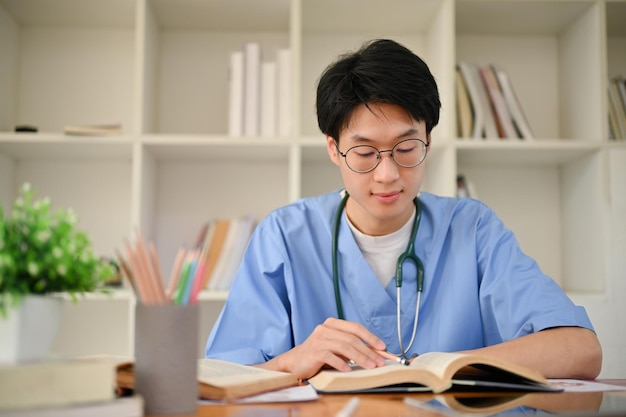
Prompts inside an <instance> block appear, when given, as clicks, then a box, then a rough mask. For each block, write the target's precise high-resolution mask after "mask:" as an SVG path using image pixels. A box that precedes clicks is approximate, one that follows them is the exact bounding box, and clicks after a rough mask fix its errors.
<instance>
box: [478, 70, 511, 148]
mask: <svg viewBox="0 0 626 417" xmlns="http://www.w3.org/2000/svg"><path fill="white" fill-rule="evenodd" d="M480 73H481V75H482V77H483V82H484V83H485V87H486V90H487V93H488V95H489V98H490V100H491V105H492V109H493V112H494V115H495V119H496V126H498V133H499V136H500V137H501V138H503V139H511V138H519V135H518V133H517V131H516V130H515V127H514V126H513V122H512V120H511V114H510V112H509V108H508V107H507V105H506V102H505V101H504V95H503V94H502V90H501V88H500V83H499V82H498V79H497V77H496V74H495V68H494V67H493V66H491V65H487V66H483V67H481V68H480Z"/></svg>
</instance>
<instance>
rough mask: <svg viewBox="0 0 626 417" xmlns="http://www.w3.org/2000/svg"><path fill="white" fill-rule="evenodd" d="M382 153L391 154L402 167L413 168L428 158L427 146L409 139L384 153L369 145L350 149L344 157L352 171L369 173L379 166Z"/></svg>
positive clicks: (419, 141) (416, 140) (417, 140)
mask: <svg viewBox="0 0 626 417" xmlns="http://www.w3.org/2000/svg"><path fill="white" fill-rule="evenodd" d="M382 152H390V153H391V157H392V158H393V160H394V161H395V162H396V163H397V164H398V165H400V166H401V167H404V168H411V167H414V166H417V165H419V164H420V163H421V162H422V161H423V160H424V158H425V157H426V144H425V143H424V142H422V141H421V140H419V139H407V140H403V141H402V142H398V143H397V144H396V145H395V146H394V147H393V148H392V149H390V150H383V151H379V150H378V149H376V148H375V147H373V146H369V145H357V146H353V147H352V148H350V149H348V150H347V151H346V153H345V154H343V156H344V158H345V159H346V164H347V165H348V168H350V169H351V170H353V171H356V172H368V171H371V170H373V169H374V168H376V167H377V166H378V164H379V162H380V159H381V156H380V154H381V153H382Z"/></svg>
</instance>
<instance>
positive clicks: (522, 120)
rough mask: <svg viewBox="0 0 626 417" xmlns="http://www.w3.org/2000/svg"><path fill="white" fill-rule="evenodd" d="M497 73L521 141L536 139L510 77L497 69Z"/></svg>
mask: <svg viewBox="0 0 626 417" xmlns="http://www.w3.org/2000/svg"><path fill="white" fill-rule="evenodd" d="M495 73H496V76H497V78H498V81H499V83H500V87H501V88H502V94H503V95H504V100H505V101H506V104H507V107H508V109H509V111H510V113H511V120H512V121H513V125H514V127H515V129H516V130H517V132H518V134H519V137H520V138H521V139H534V137H535V135H534V134H533V131H532V129H531V128H530V124H529V123H528V119H527V118H526V114H525V113H524V110H523V108H522V105H521V103H520V102H519V99H518V98H517V94H516V93H515V90H514V89H513V84H512V83H511V79H510V77H509V76H508V74H507V73H506V72H505V71H503V70H499V69H496V70H495Z"/></svg>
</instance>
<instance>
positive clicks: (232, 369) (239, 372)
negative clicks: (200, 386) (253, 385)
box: [198, 359, 290, 386]
mask: <svg viewBox="0 0 626 417" xmlns="http://www.w3.org/2000/svg"><path fill="white" fill-rule="evenodd" d="M289 375H290V374H288V373H286V372H277V371H269V370H266V369H261V368H256V367H254V366H246V365H239V364H236V363H232V362H226V361H220V360H216V359H200V360H199V361H198V380H199V381H201V382H204V383H207V384H210V385H215V386H227V385H237V384H242V383H249V382H259V381H264V380H272V379H276V378H283V377H285V376H289Z"/></svg>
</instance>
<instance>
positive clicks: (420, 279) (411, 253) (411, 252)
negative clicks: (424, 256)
mask: <svg viewBox="0 0 626 417" xmlns="http://www.w3.org/2000/svg"><path fill="white" fill-rule="evenodd" d="M348 197H349V194H348V192H346V193H345V196H344V197H343V198H342V199H341V202H340V203H339V207H337V212H336V213H335V222H334V230H333V241H332V250H333V258H332V262H333V285H334V287H335V303H336V304H337V316H338V317H339V318H340V319H342V320H343V319H344V315H343V305H342V303H341V294H340V290H339V271H338V267H337V252H338V249H337V246H338V242H339V225H340V224H341V213H343V210H344V208H345V207H346V202H347V201H348ZM413 203H414V204H415V221H414V222H413V228H412V229H411V236H410V237H409V244H408V245H407V248H406V250H405V251H404V252H403V253H402V254H401V255H400V256H399V257H398V261H397V263H396V303H397V307H396V324H397V326H398V344H399V345H400V354H399V355H398V356H399V357H400V358H401V359H402V360H403V363H408V361H409V360H410V358H409V357H408V356H407V352H408V351H409V350H410V349H411V346H413V342H414V341H415V334H416V332H417V322H418V320H419V312H420V301H421V295H422V290H423V289H424V265H423V264H422V260H421V259H420V258H419V257H418V256H417V255H416V254H415V236H416V235H417V229H418V228H419V224H420V220H421V218H422V205H421V203H420V200H419V198H417V197H415V199H414V200H413ZM407 260H410V261H412V262H413V263H414V264H415V267H416V268H417V301H416V302H415V319H414V320H413V333H412V335H411V341H410V342H409V345H408V346H407V347H406V349H405V348H404V344H403V341H402V326H401V318H400V310H401V309H400V306H401V298H400V297H401V294H400V293H401V291H400V290H401V289H402V265H403V264H404V262H405V261H407Z"/></svg>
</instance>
